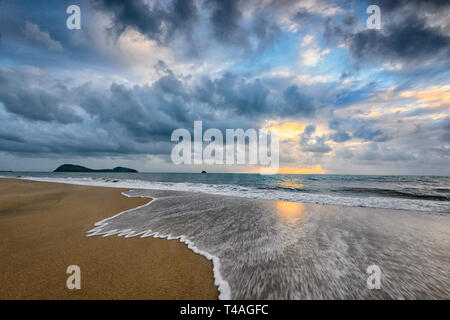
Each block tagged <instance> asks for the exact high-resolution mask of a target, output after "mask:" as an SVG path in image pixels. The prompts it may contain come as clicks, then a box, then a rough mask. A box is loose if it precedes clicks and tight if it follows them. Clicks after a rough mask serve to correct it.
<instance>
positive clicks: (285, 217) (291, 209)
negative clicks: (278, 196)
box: [276, 201, 306, 224]
mask: <svg viewBox="0 0 450 320" xmlns="http://www.w3.org/2000/svg"><path fill="white" fill-rule="evenodd" d="M276 210H277V215H278V217H280V218H281V220H282V221H283V222H286V223H288V224H294V223H299V222H300V221H301V220H302V219H303V217H304V215H305V212H306V207H305V205H304V204H303V203H298V202H288V201H277V205H276Z"/></svg>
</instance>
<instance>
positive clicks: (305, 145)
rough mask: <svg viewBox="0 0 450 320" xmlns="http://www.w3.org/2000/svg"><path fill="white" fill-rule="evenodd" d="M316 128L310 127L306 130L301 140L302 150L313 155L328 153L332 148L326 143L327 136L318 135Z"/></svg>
mask: <svg viewBox="0 0 450 320" xmlns="http://www.w3.org/2000/svg"><path fill="white" fill-rule="evenodd" d="M315 133H316V127H315V126H314V125H309V126H307V127H306V128H305V131H304V132H303V134H302V136H301V139H300V145H301V150H302V151H306V152H313V153H328V152H330V151H331V147H330V146H329V145H328V144H327V143H326V142H325V139H326V138H325V136H320V135H316V134H315Z"/></svg>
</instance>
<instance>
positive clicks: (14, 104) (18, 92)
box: [0, 67, 81, 124]
mask: <svg viewBox="0 0 450 320" xmlns="http://www.w3.org/2000/svg"><path fill="white" fill-rule="evenodd" d="M67 92H68V90H67V88H66V87H65V86H64V84H62V83H60V82H58V81H54V80H53V79H51V78H49V76H48V75H47V74H46V73H44V72H41V71H40V70H38V69H35V68H30V67H23V68H19V69H11V68H7V67H0V102H1V103H3V105H4V107H5V108H6V110H8V111H9V112H11V113H14V114H17V115H20V116H22V117H24V118H26V119H29V120H36V121H56V122H59V123H62V124H67V123H73V122H79V121H81V118H80V117H79V116H77V115H76V113H75V112H74V111H73V109H71V107H70V106H69V105H68V104H67V100H66V95H67Z"/></svg>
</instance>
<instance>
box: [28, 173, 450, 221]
mask: <svg viewBox="0 0 450 320" xmlns="http://www.w3.org/2000/svg"><path fill="white" fill-rule="evenodd" d="M20 179H25V180H35V181H46V182H59V183H69V184H80V185H92V186H105V187H116V188H129V189H149V190H152V189H153V190H168V191H188V192H195V193H206V194H215V195H224V196H236V197H244V198H254V199H266V200H281V201H292V202H305V203H315V204H325V205H339V206H349V207H368V208H381V209H399V210H412V211H426V212H441V213H450V206H449V205H448V202H447V201H446V200H448V198H447V197H445V196H438V195H436V196H426V195H424V196H420V195H415V198H414V195H413V194H407V195H405V194H404V193H402V192H399V191H393V190H383V189H369V188H359V189H358V188H349V190H351V192H352V193H353V194H352V195H349V196H343V195H334V194H325V193H309V192H302V191H298V190H295V191H293V190H282V189H278V190H277V189H273V188H271V189H267V188H255V187H248V186H240V185H235V184H205V183H189V182H155V181H146V180H138V179H107V178H91V177H84V178H73V177H65V178H56V177H31V176H22V177H20ZM358 190H359V193H361V196H357V195H356V194H358ZM380 190H381V191H380ZM368 192H372V193H374V192H376V195H377V196H368V195H367V193H368ZM394 194H396V195H397V197H393V195H394ZM399 194H400V195H403V197H398V195H399Z"/></svg>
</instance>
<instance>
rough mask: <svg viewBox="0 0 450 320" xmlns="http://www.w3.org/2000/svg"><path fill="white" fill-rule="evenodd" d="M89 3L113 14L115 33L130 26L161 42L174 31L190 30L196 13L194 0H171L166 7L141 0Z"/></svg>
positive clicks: (104, 0) (164, 41)
mask: <svg viewBox="0 0 450 320" xmlns="http://www.w3.org/2000/svg"><path fill="white" fill-rule="evenodd" d="M92 3H93V5H94V7H95V8H96V9H98V10H101V11H104V12H106V13H107V14H109V15H110V16H111V17H112V19H113V27H112V29H113V30H114V31H115V33H116V34H118V35H120V34H121V33H123V32H124V31H125V30H126V28H127V27H131V28H135V29H136V30H138V31H139V32H140V33H142V34H144V35H146V36H147V37H148V38H150V39H153V40H156V41H158V42H160V43H167V42H168V41H170V40H171V39H172V37H173V36H174V34H175V33H176V32H180V33H184V34H189V33H190V32H191V31H192V28H193V26H194V23H195V21H196V20H197V15H198V12H197V7H196V6H195V4H194V2H193V0H174V1H172V2H171V3H170V4H169V5H168V6H167V7H166V8H163V7H162V6H160V5H159V4H158V3H157V2H156V3H154V4H153V5H150V4H148V3H147V2H146V1H144V0H131V1H121V0H93V1H92Z"/></svg>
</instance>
